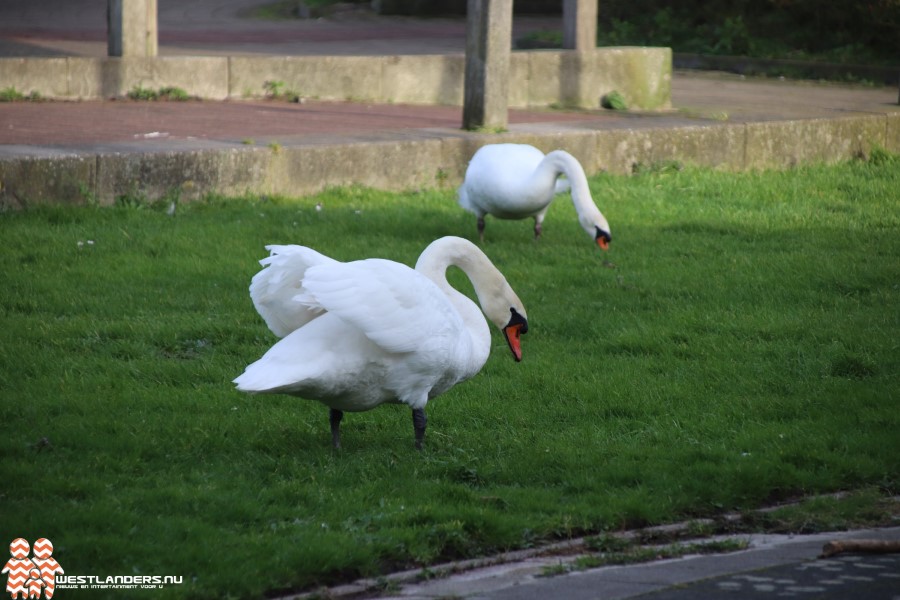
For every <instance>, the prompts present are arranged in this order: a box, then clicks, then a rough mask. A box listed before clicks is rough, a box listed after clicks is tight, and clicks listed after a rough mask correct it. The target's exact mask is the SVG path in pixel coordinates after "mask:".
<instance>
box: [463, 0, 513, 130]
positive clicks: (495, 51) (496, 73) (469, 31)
mask: <svg viewBox="0 0 900 600" xmlns="http://www.w3.org/2000/svg"><path fill="white" fill-rule="evenodd" d="M511 48H512V0H468V4H467V8H466V75H465V85H464V93H463V129H479V128H490V129H506V126H507V124H508V112H509V111H508V102H509V98H508V95H509V54H510V49H511Z"/></svg>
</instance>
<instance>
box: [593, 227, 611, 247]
mask: <svg viewBox="0 0 900 600" xmlns="http://www.w3.org/2000/svg"><path fill="white" fill-rule="evenodd" d="M594 241H596V242H597V245H598V246H600V247H601V248H603V249H604V250H609V243H610V242H612V236H611V235H610V233H609V232H608V231H605V230H603V229H600V226H599V225H598V226H597V227H596V234H595V235H594Z"/></svg>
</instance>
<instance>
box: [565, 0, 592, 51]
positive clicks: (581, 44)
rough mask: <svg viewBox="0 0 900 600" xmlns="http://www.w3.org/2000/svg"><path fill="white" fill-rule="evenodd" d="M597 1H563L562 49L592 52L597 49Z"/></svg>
mask: <svg viewBox="0 0 900 600" xmlns="http://www.w3.org/2000/svg"><path fill="white" fill-rule="evenodd" d="M598 2H599V0H563V48H565V49H568V50H593V49H594V48H596V47H597V4H598Z"/></svg>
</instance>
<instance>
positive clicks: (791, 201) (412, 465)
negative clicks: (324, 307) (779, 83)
mask: <svg viewBox="0 0 900 600" xmlns="http://www.w3.org/2000/svg"><path fill="white" fill-rule="evenodd" d="M591 188H592V190H593V193H594V197H595V199H596V200H597V202H598V205H599V206H600V208H601V210H603V212H604V214H605V215H606V216H607V217H608V219H609V221H610V224H611V226H612V230H613V245H612V250H611V251H610V252H609V253H608V254H607V255H603V254H602V253H601V252H600V251H599V250H598V249H597V248H596V247H595V246H594V245H593V244H592V243H591V242H590V240H589V239H588V237H587V236H585V235H584V233H583V232H582V231H581V229H580V228H579V226H578V225H577V223H576V222H575V216H574V210H573V208H572V206H571V203H570V202H569V201H568V200H567V199H565V198H563V197H560V198H559V199H558V201H557V203H556V204H555V205H554V206H553V207H552V208H551V210H550V213H549V215H548V218H547V220H546V222H545V224H544V237H543V239H542V240H541V241H540V242H538V243H535V242H534V241H533V240H532V239H531V238H532V234H531V222H530V221H529V222H524V221H518V222H515V221H513V222H506V221H497V220H489V221H488V224H487V230H486V241H485V243H484V245H483V248H484V250H485V251H486V253H487V254H488V256H490V257H491V259H492V260H493V261H494V262H495V264H496V265H497V266H498V267H499V268H500V269H501V270H502V271H503V272H504V274H505V275H506V277H507V279H508V280H509V282H510V283H511V284H512V286H513V288H514V289H515V290H516V292H517V293H518V295H519V296H520V297H521V298H522V300H523V302H524V303H525V306H526V308H527V309H528V317H529V333H528V335H527V336H525V337H524V338H523V351H524V360H523V361H522V362H521V363H518V364H517V363H515V362H514V361H513V360H512V359H511V357H510V356H509V352H508V350H506V349H505V343H504V342H503V340H502V338H501V336H500V335H499V334H498V333H497V332H496V331H495V332H494V334H493V335H494V348H493V352H492V355H491V358H490V359H489V360H488V363H487V365H486V366H485V368H484V369H483V371H482V372H481V373H480V374H479V375H478V376H476V377H475V378H474V379H472V380H471V381H468V382H466V383H464V384H462V385H461V386H458V387H457V388H455V389H453V390H451V391H450V392H448V393H446V394H445V395H443V396H441V397H440V398H438V399H437V400H435V401H434V402H432V403H431V404H429V406H428V409H427V410H428V414H429V419H430V420H429V429H428V434H427V436H426V440H425V450H424V451H423V452H422V453H418V452H416V451H415V450H414V448H413V440H412V425H411V419H410V415H409V409H408V408H406V407H401V406H385V407H381V408H379V409H377V410H375V411H371V412H368V413H362V414H348V415H347V417H346V418H345V420H344V424H343V428H342V431H343V444H344V448H343V449H342V450H340V451H337V452H335V451H333V450H332V448H331V445H330V433H329V428H328V413H327V409H326V408H325V407H323V406H321V405H319V404H318V403H315V402H309V401H304V400H300V399H296V398H290V397H286V396H256V397H253V396H247V395H243V394H241V393H238V392H236V391H234V389H233V386H232V384H231V383H230V381H231V380H232V379H233V378H234V377H235V376H237V375H238V374H240V373H241V371H242V370H243V368H244V366H245V365H247V364H249V363H250V362H252V361H254V360H256V359H257V358H258V357H259V356H261V355H262V353H263V352H264V351H265V350H266V349H267V348H268V347H269V346H270V345H271V344H272V343H273V342H274V337H273V336H272V335H271V333H270V332H269V331H268V329H267V328H266V326H265V324H264V323H263V321H262V319H261V318H260V317H259V316H258V315H257V314H256V312H255V310H254V308H253V306H252V304H251V302H250V298H249V295H248V292H247V287H248V285H249V281H250V278H251V277H252V275H253V274H254V273H255V272H256V271H257V270H258V269H259V265H258V263H257V262H256V261H257V260H258V259H260V258H263V256H264V255H265V251H264V249H263V247H264V246H265V245H266V244H271V243H298V244H305V245H309V246H312V247H314V248H316V249H318V250H319V251H321V252H324V253H325V254H328V255H331V256H333V257H335V258H337V259H340V260H353V259H357V258H363V257H371V256H378V257H385V258H391V259H395V260H399V261H402V262H405V263H407V264H413V263H414V262H415V260H416V258H417V256H418V254H419V252H420V251H421V250H422V249H423V248H424V247H425V246H426V245H427V244H428V243H429V242H430V241H431V240H433V239H434V238H436V237H439V236H442V235H463V236H465V237H469V238H470V239H477V236H476V233H475V220H474V217H472V216H471V215H469V214H468V213H465V212H463V211H462V210H461V209H460V208H459V207H458V206H457V205H456V202H455V194H454V193H453V192H452V191H450V190H446V191H426V192H421V193H409V194H389V193H384V192H377V191H372V190H362V189H344V190H336V191H332V192H328V193H325V194H322V195H320V196H316V197H313V198H303V199H297V200H284V199H276V200H263V199H259V198H242V199H209V200H207V201H204V202H198V203H195V204H190V205H182V206H180V207H179V209H178V212H177V214H176V215H175V216H168V215H167V214H166V212H165V210H163V209H161V208H158V207H154V206H150V205H146V204H140V203H135V202H127V203H124V205H123V206H118V207H107V208H97V207H76V208H67V207H48V208H38V209H33V210H29V211H26V212H16V213H6V214H2V215H0V240H2V248H3V250H2V257H3V260H2V261H0V279H2V282H3V285H2V288H0V289H2V291H0V294H2V296H0V297H2V312H0V325H2V326H0V399H2V401H0V422H2V423H3V432H4V435H3V436H2V438H0V455H2V463H0V478H2V481H3V486H2V490H0V514H2V515H3V519H2V521H0V522H2V526H0V541H3V540H7V541H11V540H12V539H14V538H17V537H25V538H26V539H28V540H29V541H32V542H33V541H34V540H35V539H37V538H39V537H46V538H49V539H50V540H51V541H52V542H53V544H54V546H55V551H54V553H53V555H54V557H55V558H56V559H57V560H58V561H59V563H60V564H61V565H62V567H63V568H64V569H65V571H66V574H67V575H96V576H103V577H106V576H108V575H180V576H183V578H184V583H183V584H181V585H178V586H173V587H169V588H167V590H166V591H167V592H169V594H166V596H167V597H168V596H169V595H171V596H176V597H210V598H224V597H227V596H233V597H260V596H262V595H263V594H264V593H271V592H273V591H279V590H281V591H285V590H304V589H310V588H312V587H313V586H315V585H322V584H328V583H334V582H338V581H346V580H349V579H353V578H355V577H358V576H363V575H366V576H377V575H379V574H382V573H386V572H390V571H392V570H395V569H400V568H415V567H417V566H422V567H424V566H427V565H429V564H434V563H436V562H439V561H443V560H447V559H453V558H459V557H472V556H476V555H481V554H485V553H491V552H496V551H498V550H504V549H511V548H521V547H527V546H531V545H535V544H538V543H541V542H543V541H548V540H555V539H560V538H566V537H570V536H576V535H582V534H601V533H602V532H607V531H616V530H619V529H622V528H629V527H637V526H643V525H648V524H657V523H665V522H671V521H674V520H680V519H690V518H694V517H701V516H714V515H716V514H720V513H722V512H723V511H728V510H747V509H751V508H754V507H759V506H763V505H766V504H769V503H772V502H775V501H778V500H782V499H787V498H792V497H796V496H799V495H810V494H816V493H823V492H831V491H837V490H860V489H867V490H872V489H875V490H880V491H881V493H882V494H885V495H887V494H894V493H896V492H897V486H898V483H900V435H898V431H900V410H898V399H900V392H898V389H900V335H898V333H900V159H898V158H897V157H894V156H890V155H886V154H884V153H880V152H876V153H875V154H874V155H873V157H872V159H871V160H869V161H866V162H863V161H855V162H852V163H848V164H844V165H839V166H833V167H810V168H802V169H795V170H791V171H787V172H766V173H748V174H726V173H716V172H712V171H707V170H694V169H684V170H674V169H659V170H649V171H646V172H643V173H641V174H639V175H636V176H633V177H618V176H607V175H600V176H596V177H593V178H591ZM317 204H320V207H319V208H320V209H321V210H317V208H316V205H317ZM605 260H606V261H607V262H606V263H605V262H604V261H605ZM452 279H453V280H454V281H456V282H458V283H462V284H464V283H465V281H464V280H463V278H462V277H461V276H460V274H458V273H456V272H455V273H454V275H453V278H452ZM463 288H464V289H467V290H470V288H467V287H466V286H465V285H463ZM2 543H6V542H5V541H3V542H2ZM63 591H64V592H65V597H66V598H75V597H96V592H93V595H92V592H91V591H85V592H81V593H78V592H77V591H76V590H63ZM151 594H153V595H154V597H157V595H158V594H155V593H153V592H142V591H136V592H134V596H135V597H142V598H143V597H149V595H151ZM60 597H61V598H62V593H60Z"/></svg>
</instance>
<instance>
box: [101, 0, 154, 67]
mask: <svg viewBox="0 0 900 600" xmlns="http://www.w3.org/2000/svg"><path fill="white" fill-rule="evenodd" d="M106 21H107V23H106V26H107V28H106V38H107V54H108V55H109V56H126V57H132V56H141V57H147V56H156V55H157V54H158V53H159V42H158V33H157V25H156V22H157V19H156V0H107V2H106Z"/></svg>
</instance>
